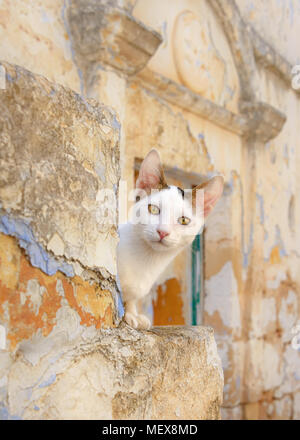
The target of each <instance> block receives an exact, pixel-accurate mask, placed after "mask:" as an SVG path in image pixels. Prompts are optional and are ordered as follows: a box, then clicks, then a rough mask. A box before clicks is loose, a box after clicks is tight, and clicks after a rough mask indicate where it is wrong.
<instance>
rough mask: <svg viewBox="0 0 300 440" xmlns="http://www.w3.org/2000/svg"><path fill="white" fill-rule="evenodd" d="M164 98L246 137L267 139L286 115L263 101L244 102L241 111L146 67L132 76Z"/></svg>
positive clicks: (276, 131) (278, 130) (274, 134)
mask: <svg viewBox="0 0 300 440" xmlns="http://www.w3.org/2000/svg"><path fill="white" fill-rule="evenodd" d="M131 81H132V82H138V83H139V84H140V85H141V86H142V87H144V88H145V89H147V90H150V91H151V92H154V93H155V94H156V95H157V96H159V97H160V98H162V99H163V100H165V101H167V102H170V103H171V104H173V105H176V106H178V107H181V108H183V109H185V110H188V111H190V112H191V113H194V114H196V115H199V116H201V117H202V118H204V119H207V120H209V121H211V122H212V123H214V124H216V125H219V126H220V127H222V128H225V129H226V130H229V131H231V132H233V133H236V134H238V135H240V136H242V137H244V138H245V139H250V138H251V139H252V140H258V141H260V142H268V141H269V140H271V139H273V138H274V137H276V136H277V135H278V134H279V133H280V131H281V130H282V127H283V125H284V123H285V121H286V116H285V115H284V114H283V113H282V112H280V111H279V110H277V109H275V108H274V107H272V106H271V105H269V104H266V103H263V102H253V103H252V102H244V104H243V108H242V112H241V114H238V115H236V114H234V113H232V112H230V111H229V110H226V109H225V108H224V107H222V106H220V105H218V104H215V103H213V102H212V101H210V100H208V99H205V98H203V97H202V96H200V95H198V94H197V93H194V92H192V91H191V90H190V89H188V88H187V87H185V86H182V85H179V84H177V83H176V82H174V81H172V80H170V79H168V78H165V77H164V76H162V75H159V74H157V73H154V72H152V71H150V70H149V69H147V68H145V69H144V70H142V71H141V72H140V73H139V74H138V75H137V76H135V77H133V78H132V79H131Z"/></svg>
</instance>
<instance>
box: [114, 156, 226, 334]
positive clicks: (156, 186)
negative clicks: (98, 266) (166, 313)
mask: <svg viewBox="0 0 300 440" xmlns="http://www.w3.org/2000/svg"><path fill="white" fill-rule="evenodd" d="M223 185H224V180H223V178H222V177H221V176H216V177H213V178H212V179H211V180H209V181H208V182H206V183H204V184H201V185H199V186H197V187H196V188H194V189H193V191H192V197H186V195H185V193H184V192H183V190H182V189H180V188H178V187H176V186H168V185H167V183H166V181H165V177H164V172H163V168H162V165H161V161H160V157H159V154H158V152H157V151H156V150H151V151H150V152H149V153H148V155H147V156H146V158H145V159H144V161H143V162H142V164H141V167H140V172H139V177H138V179H137V183H136V188H137V191H138V192H137V195H138V199H139V198H140V200H138V201H137V202H136V203H135V205H134V208H133V211H132V215H131V218H130V220H129V221H128V223H126V224H124V225H121V226H120V228H119V233H120V242H119V245H118V276H119V281H120V285H121V290H122V296H123V301H124V305H125V315H124V319H125V321H126V322H127V324H129V325H130V326H131V327H134V328H143V329H148V328H150V326H151V323H150V321H149V319H148V318H147V317H146V316H145V315H142V314H140V313H139V312H138V310H137V303H138V301H139V300H140V299H142V298H144V297H145V296H146V295H147V294H148V293H149V291H150V289H151V287H152V286H153V284H154V283H155V281H156V280H157V278H158V276H159V275H160V274H161V273H162V272H163V271H164V269H165V268H166V267H167V265H168V264H169V263H170V262H171V261H172V260H173V258H174V257H175V256H176V255H177V254H178V253H179V252H180V251H181V250H182V249H183V248H184V247H186V246H188V245H189V244H191V243H192V241H193V240H194V238H195V236H196V235H197V234H198V233H199V231H200V230H201V228H202V227H203V225H204V220H205V217H206V216H207V215H208V214H209V213H210V212H211V211H212V209H213V208H214V206H215V205H216V203H217V201H218V200H219V198H220V197H221V195H222V192H223ZM197 190H202V191H197ZM199 193H200V194H201V195H202V197H201V196H200V197H198V196H197V197H196V194H199ZM196 210H197V215H196V213H195V211H196Z"/></svg>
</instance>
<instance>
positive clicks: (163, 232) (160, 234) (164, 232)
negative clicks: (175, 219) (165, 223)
mask: <svg viewBox="0 0 300 440" xmlns="http://www.w3.org/2000/svg"><path fill="white" fill-rule="evenodd" d="M157 233H158V235H159V236H160V239H161V240H163V239H164V238H165V237H167V236H168V235H170V234H169V232H166V231H159V230H157Z"/></svg>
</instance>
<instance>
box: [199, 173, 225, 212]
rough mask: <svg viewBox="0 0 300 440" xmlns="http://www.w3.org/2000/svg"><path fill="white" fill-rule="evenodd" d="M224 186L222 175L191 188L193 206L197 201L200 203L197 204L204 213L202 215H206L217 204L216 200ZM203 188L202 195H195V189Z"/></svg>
mask: <svg viewBox="0 0 300 440" xmlns="http://www.w3.org/2000/svg"><path fill="white" fill-rule="evenodd" d="M223 188H224V179H223V177H222V176H215V177H213V178H212V179H210V180H208V181H207V182H204V183H202V184H201V185H198V186H196V187H195V188H193V191H192V201H193V206H195V207H197V206H196V205H197V203H201V205H202V206H199V207H197V208H199V209H200V210H201V213H204V217H207V216H208V215H209V214H210V213H211V211H212V210H213V209H214V207H215V206H216V204H217V201H218V200H219V198H220V197H221V195H222V193H223ZM198 190H203V195H202V197H198V196H197V191H198Z"/></svg>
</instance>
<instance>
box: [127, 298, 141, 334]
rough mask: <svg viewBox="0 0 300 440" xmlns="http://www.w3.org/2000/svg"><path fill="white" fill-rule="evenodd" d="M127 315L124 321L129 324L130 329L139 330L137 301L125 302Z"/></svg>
mask: <svg viewBox="0 0 300 440" xmlns="http://www.w3.org/2000/svg"><path fill="white" fill-rule="evenodd" d="M124 305H125V315H124V321H125V322H127V324H128V325H130V327H133V328H138V320H137V315H138V312H137V307H136V301H134V300H131V301H126V302H125V304H124Z"/></svg>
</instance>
